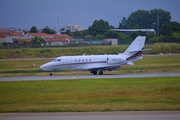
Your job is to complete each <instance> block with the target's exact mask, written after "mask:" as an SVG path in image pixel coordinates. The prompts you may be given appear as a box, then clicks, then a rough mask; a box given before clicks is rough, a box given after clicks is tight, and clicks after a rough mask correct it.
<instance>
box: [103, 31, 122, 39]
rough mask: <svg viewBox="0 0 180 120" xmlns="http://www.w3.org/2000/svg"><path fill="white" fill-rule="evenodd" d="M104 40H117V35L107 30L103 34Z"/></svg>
mask: <svg viewBox="0 0 180 120" xmlns="http://www.w3.org/2000/svg"><path fill="white" fill-rule="evenodd" d="M104 36H105V38H118V37H119V35H118V33H117V32H115V31H111V30H108V31H106V32H105V33H104Z"/></svg>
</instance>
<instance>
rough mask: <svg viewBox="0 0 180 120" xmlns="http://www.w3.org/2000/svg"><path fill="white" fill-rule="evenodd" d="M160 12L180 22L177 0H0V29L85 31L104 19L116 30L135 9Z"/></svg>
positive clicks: (179, 1)
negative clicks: (75, 28)
mask: <svg viewBox="0 0 180 120" xmlns="http://www.w3.org/2000/svg"><path fill="white" fill-rule="evenodd" d="M152 9H163V10H165V11H168V12H170V13H171V17H172V19H171V21H177V22H179V23H180V0H0V28H9V27H14V28H20V29H28V30H29V29H30V28H31V27H32V26H36V27H37V28H38V29H43V28H45V27H46V26H48V27H49V28H51V29H55V30H56V29H57V28H59V29H60V28H61V27H62V26H63V25H66V24H77V25H79V26H80V27H82V28H84V29H88V27H89V26H91V25H92V24H93V21H95V20H100V19H103V20H105V21H107V22H108V23H109V24H110V25H112V26H114V27H117V26H118V25H119V22H121V20H122V18H123V17H126V18H128V16H129V15H130V14H131V13H132V12H135V11H137V10H152Z"/></svg>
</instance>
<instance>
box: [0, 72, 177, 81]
mask: <svg viewBox="0 0 180 120" xmlns="http://www.w3.org/2000/svg"><path fill="white" fill-rule="evenodd" d="M175 76H180V72H164V73H139V74H111V75H108V74H104V75H92V74H88V75H68V76H65V75H63V76H22V77H0V81H32V80H77V79H96V78H102V79H106V78H145V77H175Z"/></svg>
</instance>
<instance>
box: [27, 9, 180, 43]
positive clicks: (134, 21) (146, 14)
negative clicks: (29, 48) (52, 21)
mask: <svg viewBox="0 0 180 120" xmlns="http://www.w3.org/2000/svg"><path fill="white" fill-rule="evenodd" d="M111 29H154V30H155V31H156V34H153V33H152V34H147V33H146V32H142V31H138V32H133V33H132V34H130V35H126V34H124V33H118V32H115V31H112V30H111ZM29 32H38V31H37V28H36V27H35V26H33V27H32V28H31V29H30V31H29ZM42 32H44V33H48V34H56V31H54V30H53V29H50V28H49V27H48V26H46V27H45V28H43V29H42ZM66 34H68V35H70V36H72V37H74V38H83V39H104V38H117V39H118V40H132V39H134V38H135V37H137V36H139V35H144V36H147V41H148V42H153V43H154V42H178V43H180V23H178V22H175V21H171V14H170V12H168V11H165V10H162V9H153V10H150V11H147V10H137V11H135V12H132V13H131V14H130V15H129V17H128V18H126V17H123V18H122V20H121V22H119V25H118V27H114V26H112V25H109V23H108V21H105V20H103V19H100V20H94V21H93V23H92V25H91V26H89V28H88V29H87V30H83V31H76V32H71V31H69V30H67V31H66Z"/></svg>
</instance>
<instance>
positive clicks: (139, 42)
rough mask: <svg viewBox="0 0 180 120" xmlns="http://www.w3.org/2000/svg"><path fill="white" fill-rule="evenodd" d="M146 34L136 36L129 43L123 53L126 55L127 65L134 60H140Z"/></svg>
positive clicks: (131, 63)
mask: <svg viewBox="0 0 180 120" xmlns="http://www.w3.org/2000/svg"><path fill="white" fill-rule="evenodd" d="M145 39H146V36H138V37H136V39H135V40H134V41H133V42H132V43H131V45H130V46H129V47H128V48H127V49H126V51H125V52H124V53H123V54H124V55H126V56H127V57H126V61H127V64H128V65H133V62H134V61H137V60H141V59H142V55H143V49H144V44H145Z"/></svg>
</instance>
